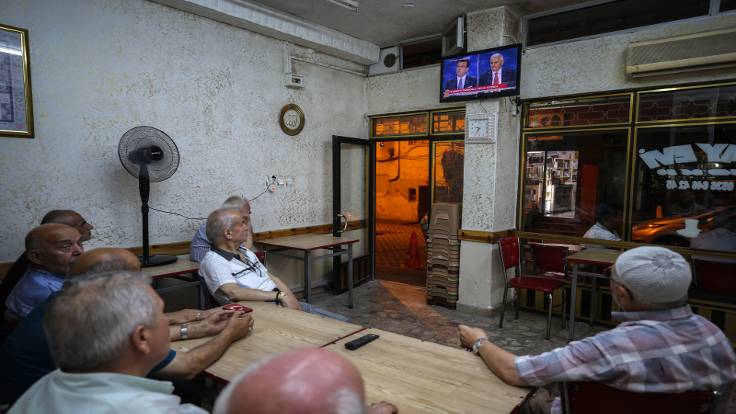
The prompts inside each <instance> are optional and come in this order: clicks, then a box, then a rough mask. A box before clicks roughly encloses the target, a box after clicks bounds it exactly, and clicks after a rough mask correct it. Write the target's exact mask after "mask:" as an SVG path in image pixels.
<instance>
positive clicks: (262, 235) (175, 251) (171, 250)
mask: <svg viewBox="0 0 736 414" xmlns="http://www.w3.org/2000/svg"><path fill="white" fill-rule="evenodd" d="M366 225H367V221H366V220H353V221H349V222H348V231H349V230H357V229H362V228H365V227H366ZM308 233H316V234H325V233H332V224H321V225H318V226H307V227H295V228H291V229H282V230H271V231H263V232H258V233H255V234H254V235H253V237H254V238H255V240H263V239H270V238H274V237H285V236H294V235H297V234H308ZM190 245H191V240H186V241H178V242H172V243H161V244H152V245H151V246H150V247H149V252H150V254H152V255H153V254H169V255H175V256H177V255H182V254H189V246H190ZM125 249H127V250H130V251H131V252H133V253H134V254H142V253H143V247H142V246H134V247H126V248H125ZM14 262H15V261H12V262H0V275H2V278H4V277H5V274H6V273H7V272H8V269H10V266H12V265H13V263H14ZM2 278H0V280H2Z"/></svg>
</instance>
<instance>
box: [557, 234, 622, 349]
mask: <svg viewBox="0 0 736 414" xmlns="http://www.w3.org/2000/svg"><path fill="white" fill-rule="evenodd" d="M620 254H621V252H620V251H618V250H611V249H600V248H592V249H585V250H582V251H579V252H577V253H573V254H571V255H569V256H567V258H566V259H565V260H567V263H568V264H571V265H572V288H571V291H570V320H569V322H570V325H569V326H570V327H569V328H568V331H567V332H568V336H567V340H568V341H572V340H573V339H575V299H576V298H575V297H576V295H577V288H578V276H579V275H582V276H588V277H592V278H595V279H608V276H606V275H605V274H603V273H594V272H581V271H579V270H578V267H579V266H580V265H595V266H599V267H603V268H607V267H609V266H611V265H613V263H614V262H615V261H616V259H617V258H618V256H619V255H620ZM595 279H594V280H595ZM595 295H596V292H595V282H594V283H593V292H592V296H591V318H590V319H591V323H592V321H593V320H594V319H595Z"/></svg>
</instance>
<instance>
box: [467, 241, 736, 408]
mask: <svg viewBox="0 0 736 414" xmlns="http://www.w3.org/2000/svg"><path fill="white" fill-rule="evenodd" d="M691 280H692V275H691V272H690V265H689V264H688V262H687V261H686V260H685V259H684V258H683V257H682V256H680V255H679V254H677V253H675V252H673V251H672V250H669V249H666V248H664V247H654V246H646V247H638V248H635V249H631V250H629V251H627V252H625V253H622V254H621V255H620V256H619V257H618V259H617V260H616V263H614V265H613V268H612V269H611V295H612V296H613V299H614V300H615V301H616V303H617V304H618V305H619V307H620V308H621V310H622V312H611V316H612V317H613V318H614V319H616V320H618V321H620V322H621V323H620V324H619V325H618V326H617V327H616V328H614V329H611V330H609V331H605V332H601V333H599V334H598V335H595V336H591V337H589V338H585V339H582V340H580V341H573V342H571V343H569V344H568V345H567V346H565V347H562V348H557V349H555V350H552V351H550V352H545V353H543V354H541V355H526V356H516V355H514V354H512V353H510V352H507V351H505V350H503V349H501V348H499V347H498V346H496V345H494V344H493V343H492V342H490V341H489V340H488V337H487V336H486V334H485V332H483V330H481V329H478V328H471V327H469V326H465V325H460V327H459V331H460V341H461V342H462V344H463V345H465V346H466V347H468V348H471V347H472V349H473V351H474V352H475V353H476V354H478V355H479V356H480V357H481V358H482V359H483V362H484V363H485V364H486V365H487V366H488V368H490V369H491V371H493V372H494V373H495V374H496V375H498V376H499V377H500V378H501V379H502V380H504V381H505V382H507V383H509V384H512V385H518V386H536V387H541V388H539V389H538V390H537V392H536V393H535V395H534V396H533V397H532V398H530V399H529V401H528V403H527V404H525V406H523V407H522V408H523V410H522V412H527V413H550V412H551V413H560V412H562V409H561V406H560V399H559V398H554V397H555V395H554V391H552V392H550V390H548V389H547V388H544V386H546V385H549V384H556V383H559V382H562V381H596V382H603V383H605V384H607V385H609V386H611V387H614V388H618V389H621V390H626V391H633V392H652V393H677V392H683V391H689V390H702V389H715V388H722V387H725V386H729V387H730V386H731V385H732V383H733V382H734V381H736V355H734V352H733V348H732V347H731V343H730V342H729V340H728V338H726V336H725V335H724V334H723V332H721V330H720V329H718V327H717V326H715V325H713V324H712V323H711V322H710V321H708V320H706V319H705V318H703V317H701V316H699V315H695V314H693V313H692V310H691V309H690V306H688V305H687V291H688V288H689V287H690V281H691ZM726 391H727V392H729V393H728V394H725V395H730V391H731V390H730V389H729V390H726ZM553 398H554V399H553ZM550 402H551V404H550Z"/></svg>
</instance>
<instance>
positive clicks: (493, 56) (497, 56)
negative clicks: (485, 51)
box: [488, 53, 503, 65]
mask: <svg viewBox="0 0 736 414" xmlns="http://www.w3.org/2000/svg"><path fill="white" fill-rule="evenodd" d="M493 58H499V59H501V64H502V65H503V55H502V54H500V53H494V54H492V55H491V58H490V59H488V60H489V61H490V60H491V59H493Z"/></svg>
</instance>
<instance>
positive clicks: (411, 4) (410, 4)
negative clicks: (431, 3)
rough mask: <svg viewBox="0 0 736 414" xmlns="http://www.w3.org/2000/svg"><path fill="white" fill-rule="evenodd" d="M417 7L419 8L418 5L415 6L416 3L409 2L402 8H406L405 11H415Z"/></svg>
mask: <svg viewBox="0 0 736 414" xmlns="http://www.w3.org/2000/svg"><path fill="white" fill-rule="evenodd" d="M416 6H417V5H416V4H414V3H412V2H410V1H408V2H406V3H404V4H402V5H401V7H403V8H405V9H413V8H414V7H416Z"/></svg>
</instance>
